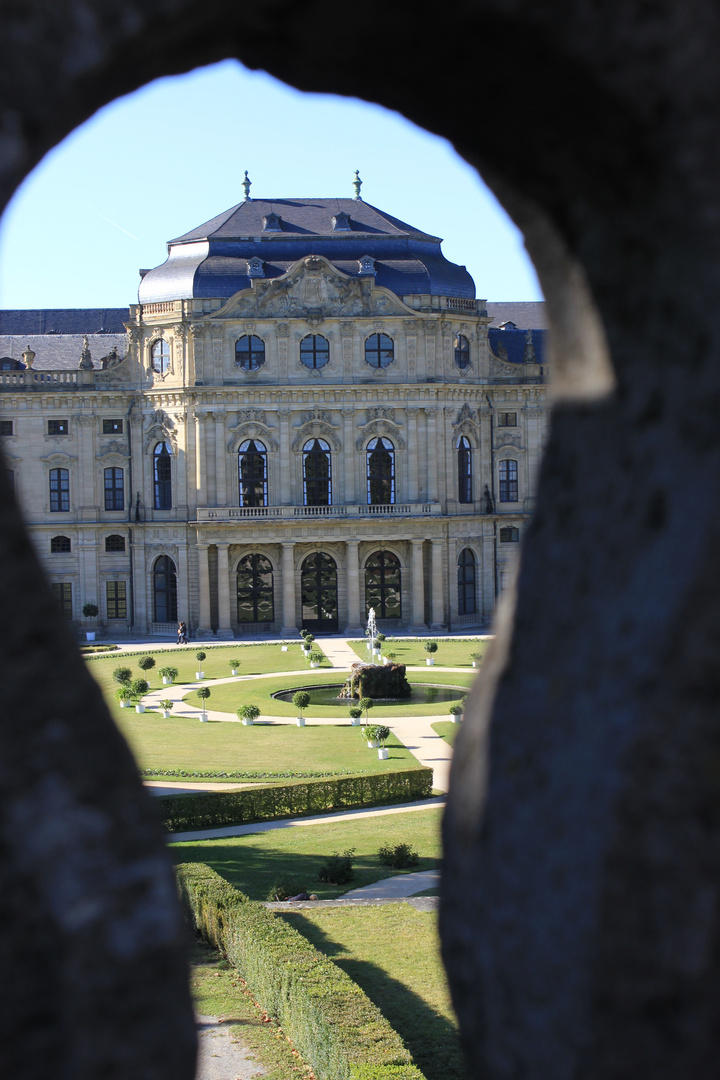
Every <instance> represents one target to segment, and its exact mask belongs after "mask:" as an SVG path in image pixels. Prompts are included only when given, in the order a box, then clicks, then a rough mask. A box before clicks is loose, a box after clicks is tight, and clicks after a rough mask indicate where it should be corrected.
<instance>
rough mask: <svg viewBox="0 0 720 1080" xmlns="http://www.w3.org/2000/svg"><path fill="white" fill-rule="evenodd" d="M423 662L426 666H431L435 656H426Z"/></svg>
mask: <svg viewBox="0 0 720 1080" xmlns="http://www.w3.org/2000/svg"><path fill="white" fill-rule="evenodd" d="M425 663H426V664H427V666H428V667H432V666H433V664H434V663H435V657H434V656H428V658H427V660H426V661H425Z"/></svg>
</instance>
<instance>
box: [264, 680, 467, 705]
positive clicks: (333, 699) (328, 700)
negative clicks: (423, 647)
mask: <svg viewBox="0 0 720 1080" xmlns="http://www.w3.org/2000/svg"><path fill="white" fill-rule="evenodd" d="M344 686H345V683H323V684H322V685H321V686H318V685H317V684H315V685H313V686H293V687H292V689H290V690H278V691H276V693H274V694H273V695H272V696H273V697H274V698H277V700H278V701H289V702H292V699H293V694H296V693H297V692H298V690H304V691H306V692H307V693H308V694H309V695H310V706H312V705H337V706H338V708H340V709H342V710H343V712H345V711H346V710H347V709H348V708H349V707H351V706H353V705H357V698H348V697H339V696H338V695H339V694H340V691H341V690H342V689H343V687H344ZM411 687H412V693H411V695H410V697H404V698H373V700H374V701H375V703H376V704H377V705H389V706H393V705H434V704H436V703H437V704H438V705H444V704H447V703H448V702H452V701H460V700H461V699H462V698H464V697H465V695H466V694H467V693H468V689H467V687H465V686H447V685H444V686H437V685H435V686H433V685H432V684H431V683H411Z"/></svg>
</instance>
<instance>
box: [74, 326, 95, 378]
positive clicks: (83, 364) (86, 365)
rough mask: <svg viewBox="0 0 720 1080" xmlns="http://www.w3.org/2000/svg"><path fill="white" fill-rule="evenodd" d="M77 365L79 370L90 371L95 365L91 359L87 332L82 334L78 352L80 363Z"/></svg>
mask: <svg viewBox="0 0 720 1080" xmlns="http://www.w3.org/2000/svg"><path fill="white" fill-rule="evenodd" d="M78 367H79V368H80V370H81V371H92V370H93V368H94V367H95V365H94V364H93V360H92V353H91V352H90V344H89V342H88V339H87V334H84V335H83V344H82V352H81V353H80V363H79V365H78Z"/></svg>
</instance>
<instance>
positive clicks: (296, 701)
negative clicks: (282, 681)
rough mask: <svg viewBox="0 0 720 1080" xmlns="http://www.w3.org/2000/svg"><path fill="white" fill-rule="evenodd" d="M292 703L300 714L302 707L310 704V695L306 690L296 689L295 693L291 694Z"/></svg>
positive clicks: (304, 707) (305, 707)
mask: <svg viewBox="0 0 720 1080" xmlns="http://www.w3.org/2000/svg"><path fill="white" fill-rule="evenodd" d="M292 703H293V705H294V706H295V708H296V709H297V711H298V712H299V714H300V716H302V714H303V709H307V707H308V705H309V704H310V695H309V694H308V692H307V690H298V692H297V694H293V699H292Z"/></svg>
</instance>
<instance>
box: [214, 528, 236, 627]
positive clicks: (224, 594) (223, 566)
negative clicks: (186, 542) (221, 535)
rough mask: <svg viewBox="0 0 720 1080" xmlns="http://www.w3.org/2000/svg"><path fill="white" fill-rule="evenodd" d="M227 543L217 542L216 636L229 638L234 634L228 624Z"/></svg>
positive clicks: (228, 571) (228, 579) (228, 574)
mask: <svg viewBox="0 0 720 1080" xmlns="http://www.w3.org/2000/svg"><path fill="white" fill-rule="evenodd" d="M229 550H230V545H229V544H218V545H217V553H218V629H217V637H219V638H222V639H223V640H229V639H231V638H233V637H234V636H235V635H234V634H233V631H232V626H231V625H230V561H229Z"/></svg>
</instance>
